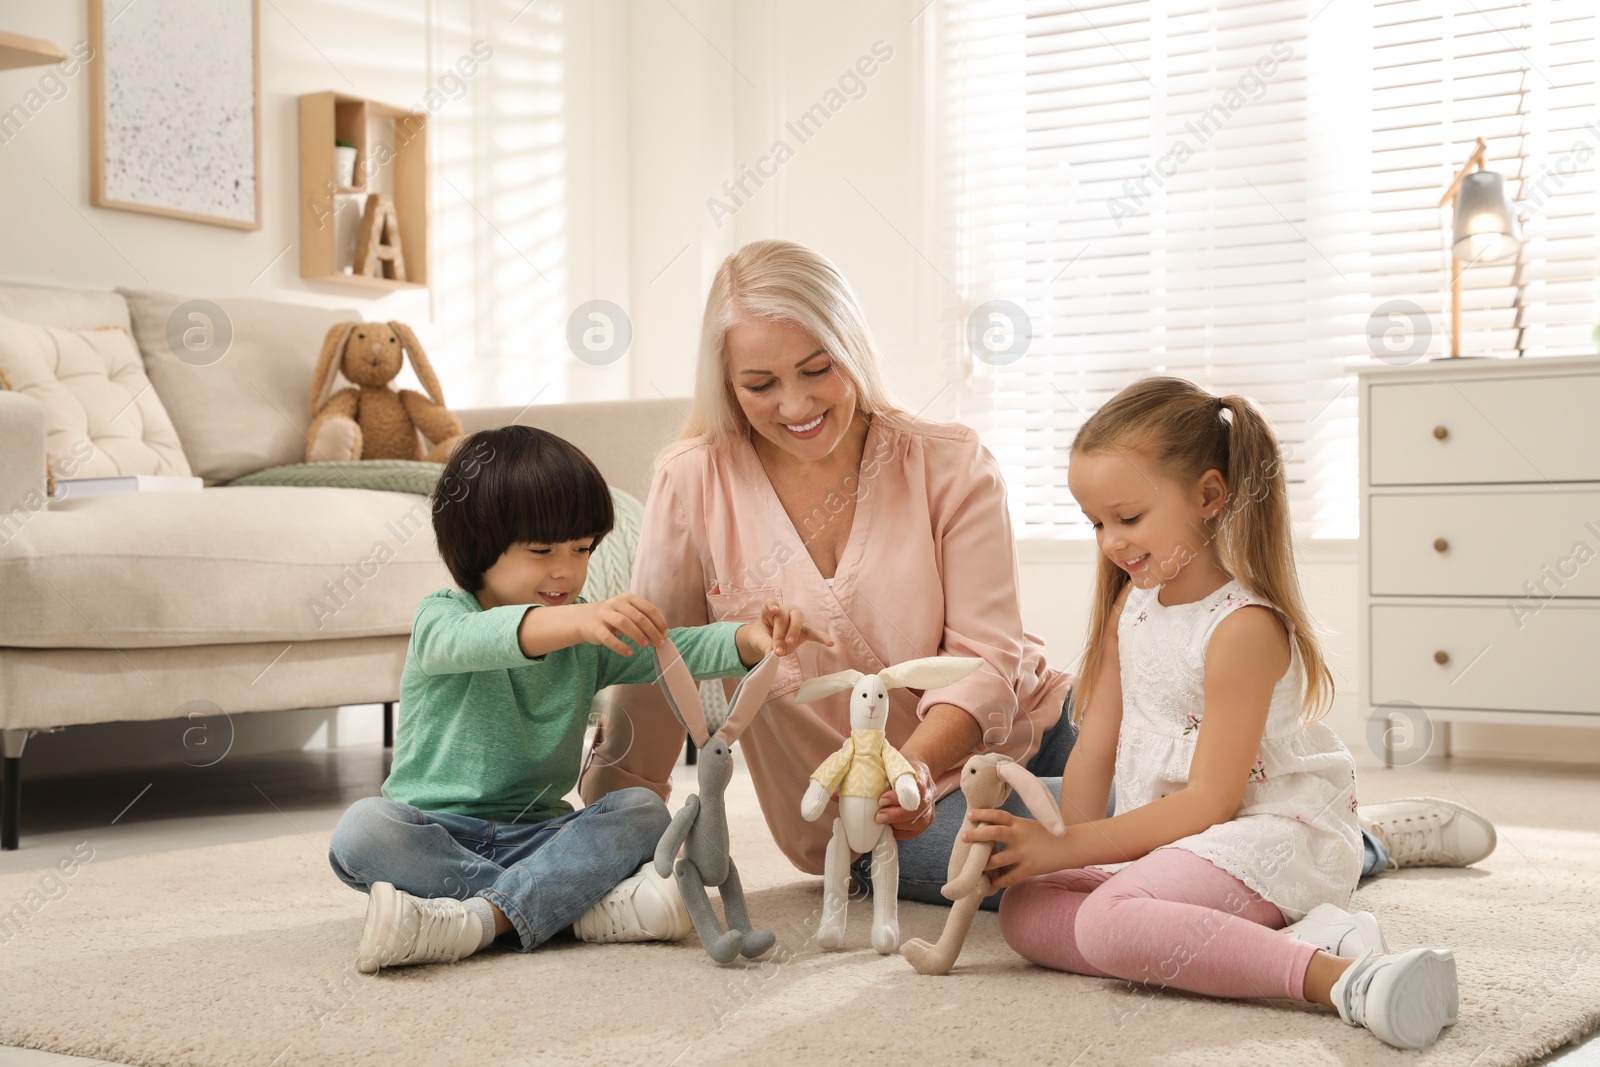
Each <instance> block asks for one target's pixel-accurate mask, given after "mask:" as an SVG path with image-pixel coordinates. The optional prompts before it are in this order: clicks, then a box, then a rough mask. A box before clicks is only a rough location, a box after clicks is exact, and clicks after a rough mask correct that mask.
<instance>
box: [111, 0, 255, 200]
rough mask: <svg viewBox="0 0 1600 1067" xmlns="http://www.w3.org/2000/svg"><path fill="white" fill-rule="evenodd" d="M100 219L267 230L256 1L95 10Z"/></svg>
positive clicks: (140, 3)
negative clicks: (139, 215)
mask: <svg viewBox="0 0 1600 1067" xmlns="http://www.w3.org/2000/svg"><path fill="white" fill-rule="evenodd" d="M88 4H89V42H90V44H91V46H92V47H93V48H94V59H93V60H92V61H91V62H90V64H89V83H90V92H91V95H92V97H93V99H92V100H91V102H90V117H89V160H90V162H89V168H90V175H89V188H90V203H92V204H94V205H96V206H97V207H109V208H120V209H122V210H124V211H142V212H146V213H148V214H152V215H165V216H167V217H169V218H175V219H189V220H191V221H194V222H209V223H213V224H215V225H218V226H233V227H236V228H238V229H241V230H259V229H260V228H261V11H260V0H88Z"/></svg>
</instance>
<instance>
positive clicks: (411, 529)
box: [0, 285, 687, 849]
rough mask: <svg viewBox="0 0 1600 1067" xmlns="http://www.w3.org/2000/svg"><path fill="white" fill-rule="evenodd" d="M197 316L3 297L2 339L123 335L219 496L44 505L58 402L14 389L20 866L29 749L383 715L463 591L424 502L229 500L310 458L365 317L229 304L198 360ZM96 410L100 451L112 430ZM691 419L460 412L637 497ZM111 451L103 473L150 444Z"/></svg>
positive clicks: (10, 436)
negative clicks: (434, 623) (341, 326)
mask: <svg viewBox="0 0 1600 1067" xmlns="http://www.w3.org/2000/svg"><path fill="white" fill-rule="evenodd" d="M186 307H187V305H186V303H185V302H184V301H183V300H182V299H181V298H179V297H175V296H171V295H169V294H163V293H155V292H150V291H119V292H101V291H81V290H60V289H46V288H36V287H29V286H3V285H0V320H11V325H12V327H13V328H15V327H16V324H17V323H18V322H21V323H31V324H36V325H40V326H49V327H56V328H59V329H67V330H93V329H96V328H104V327H112V328H120V329H122V330H126V331H129V332H130V334H131V336H132V337H133V339H134V341H135V342H136V343H137V349H138V354H139V356H140V357H141V358H142V361H143V368H144V371H145V372H146V373H147V374H148V379H149V385H150V387H151V389H150V390H149V391H153V393H154V397H155V398H156V399H158V400H159V402H160V404H159V407H160V408H161V410H164V412H165V413H166V415H167V416H169V418H170V426H171V432H173V433H175V434H176V437H177V440H178V441H179V442H181V447H182V452H183V459H179V460H177V461H176V462H178V463H179V464H182V463H183V462H184V461H185V460H186V461H187V464H188V468H189V471H192V473H194V474H196V475H199V476H201V477H203V478H204V479H205V481H206V485H207V488H205V489H204V490H202V491H201V492H199V493H181V492H179V493H140V492H135V493H121V494H114V495H106V496H99V497H88V498H84V499H79V500H64V501H59V502H56V503H48V504H47V503H46V499H45V496H44V493H45V471H46V463H47V453H46V433H45V407H44V404H43V403H41V402H40V401H39V400H37V399H35V398H34V397H32V396H29V395H26V394H25V393H21V392H15V391H5V390H3V389H0V737H3V739H4V746H5V747H4V755H5V765H4V766H5V794H4V811H3V813H0V845H3V847H5V848H8V849H9V848H15V847H17V836H18V824H19V801H20V774H21V767H22V755H23V750H24V747H25V745H26V742H27V739H28V737H29V736H31V735H32V734H33V733H36V732H38V731H41V730H53V729H59V728H62V727H71V726H76V725H80V724H86V723H100V722H111V721H120V720H151V719H163V718H172V717H182V716H183V715H184V714H185V712H184V711H182V710H180V709H183V708H185V707H189V708H194V707H201V706H204V707H210V706H213V705H214V706H215V707H216V708H217V709H220V710H221V711H222V712H225V713H227V714H238V713H242V712H252V711H277V710H285V709H292V708H306V707H326V706H332V705H339V704H366V703H386V704H389V703H390V702H393V701H395V700H396V699H397V697H398V694H399V683H400V670H401V665H402V663H403V660H404V656H405V649H406V642H407V638H408V635H409V633H410V629H411V617H412V613H413V611H414V610H415V608H416V605H417V602H418V600H419V599H420V598H421V597H422V596H424V595H425V594H427V593H429V592H432V591H433V590H435V589H439V588H441V587H444V586H446V585H448V584H450V581H449V576H448V574H447V572H446V571H445V569H444V567H443V565H442V564H441V563H440V562H439V559H438V555H437V552H436V550H435V547H434V542H433V530H432V526H431V522H430V515H429V511H428V505H427V501H426V499H425V498H423V497H419V496H415V495H412V494H406V493H386V492H372V491H367V490H359V489H331V488H287V487H268V486H255V487H243V486H234V487H228V486H224V485H221V484H219V483H221V482H224V481H227V480H230V479H232V478H235V477H238V476H240V475H242V474H245V473H248V472H250V471H252V470H257V469H261V468H264V467H268V466H273V465H277V464H283V463H295V462H299V461H300V460H301V459H303V458H304V432H305V430H306V428H307V427H308V426H309V424H310V412H309V411H308V410H307V405H306V391H307V389H308V383H309V382H310V379H311V372H312V369H313V363H314V362H315V359H316V353H317V351H318V349H319V347H320V344H321V341H322V337H323V334H324V333H325V332H326V330H327V328H328V326H329V325H330V324H332V323H333V322H337V321H343V320H346V319H355V318H361V317H362V316H361V315H360V314H359V313H358V312H356V311H328V310H323V309H313V308H306V307H300V306H296V305H285V304H277V303H270V302H265V301H250V300H218V301H216V302H215V305H214V307H215V308H217V309H219V310H220V312H221V315H222V316H223V319H224V320H225V325H226V326H227V327H229V328H231V333H232V340H231V343H230V345H229V347H228V349H227V352H226V355H224V356H223V357H222V358H221V359H219V360H216V361H214V362H205V361H196V360H192V359H191V360H190V361H189V362H184V361H182V360H179V359H176V358H174V354H173V350H172V345H171V343H170V342H169V340H168V336H169V327H170V325H171V324H172V323H173V322H177V323H178V324H179V325H180V326H182V325H183V324H184V322H186V321H187V319H185V318H184V316H183V314H180V313H183V312H184V309H185V308H186ZM210 314H211V315H212V317H215V312H211V313H210ZM212 325H215V324H212ZM51 336H52V337H57V338H59V337H60V336H62V335H55V334H53V335H51ZM124 343H125V342H124ZM201 364H203V365H201ZM64 376H65V374H64ZM142 388H143V387H141V389H142ZM131 391H132V390H131V389H130V390H129V392H130V394H131ZM447 396H448V383H447ZM113 399H114V397H113ZM150 399H151V398H150V397H143V398H140V399H138V400H137V401H136V402H135V401H126V402H124V404H123V409H124V410H125V411H129V412H136V413H137V414H138V416H139V418H138V419H137V420H135V421H138V422H140V424H141V426H142V427H143V428H142V430H141V432H142V433H144V434H145V435H146V436H147V437H150V438H151V439H152V440H154V439H155V438H157V437H159V436H160V433H161V432H165V431H162V430H161V427H160V426H159V425H158V424H159V423H160V421H161V420H160V417H159V415H160V412H159V411H156V410H155V409H154V408H152V407H150V404H149V400H150ZM95 403H98V404H100V405H101V406H102V407H105V406H106V404H107V403H108V401H107V399H106V398H104V397H102V398H99V399H98V400H96V401H95ZM88 406H89V410H90V416H89V418H88V420H87V424H86V429H87V430H88V431H90V432H92V431H94V429H95V426H94V423H95V422H96V421H97V420H98V421H100V422H102V423H104V422H106V421H107V419H109V418H113V417H114V416H108V415H106V414H105V412H104V411H101V412H100V413H99V414H95V411H94V408H95V404H94V403H91V404H89V405H88ZM685 410H687V406H686V404H685V403H684V402H681V401H666V400H654V401H621V402H615V403H586V404H568V405H544V406H537V407H529V408H526V409H519V408H517V407H503V408H492V409H478V410H458V412H457V413H458V414H459V415H460V417H461V420H462V423H463V426H464V427H465V428H466V429H467V430H468V431H471V430H474V429H478V428H481V427H485V426H494V425H503V424H506V423H508V422H511V421H513V420H515V421H518V422H522V423H526V424H529V425H538V426H541V427H544V428H546V429H549V430H551V431H553V432H555V433H558V434H560V435H561V436H563V437H566V438H567V439H569V440H571V441H572V442H574V443H575V444H577V445H578V446H579V447H580V448H582V449H583V450H584V451H585V452H587V453H588V454H589V455H590V456H591V457H592V458H593V459H594V460H595V462H596V463H597V465H598V466H599V467H600V469H601V471H602V472H603V473H604V474H605V475H606V477H607V478H608V479H609V480H610V481H611V483H612V484H613V485H615V486H617V487H619V488H623V489H626V490H628V491H629V492H632V493H634V494H635V495H636V496H638V497H640V498H641V499H643V497H644V495H645V491H646V489H647V488H648V479H649V468H650V463H651V461H652V459H653V457H654V455H655V453H656V451H657V450H658V449H659V448H660V447H661V446H663V445H664V444H666V443H667V442H668V441H669V440H670V439H671V438H672V437H673V436H675V434H676V433H677V431H678V430H679V428H680V427H681V425H682V416H681V414H680V412H682V411H685ZM119 415H120V413H119ZM121 417H123V418H126V417H127V416H121ZM100 429H101V431H105V429H106V427H105V426H101V427H100ZM103 443H104V446H105V447H103V448H101V449H100V450H98V451H97V452H95V455H97V456H101V457H103V456H105V455H107V454H111V455H115V454H117V448H123V449H125V450H133V451H137V450H138V449H139V448H140V447H143V446H142V444H141V442H140V441H139V440H136V439H130V440H124V441H122V442H121V443H120V445H117V444H116V443H115V442H111V441H109V440H104V439H103ZM157 443H159V442H157ZM114 445H115V447H113V446H114ZM57 446H58V447H56V448H55V449H53V450H52V452H51V455H55V454H56V453H57V452H58V451H59V442H58V443H57ZM81 451H84V452H87V451H89V449H87V448H84V449H82V450H81ZM196 701H199V702H205V703H204V704H195V703H191V702H196ZM390 706H391V707H392V705H390ZM389 710H390V708H389V707H386V712H387V711H389Z"/></svg>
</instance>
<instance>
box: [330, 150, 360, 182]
mask: <svg viewBox="0 0 1600 1067" xmlns="http://www.w3.org/2000/svg"><path fill="white" fill-rule="evenodd" d="M333 183H334V185H336V186H337V187H338V188H340V189H349V188H351V187H352V186H354V185H355V183H356V146H355V145H354V144H352V143H351V142H350V141H347V140H345V139H344V138H343V137H339V138H336V139H335V140H334V142H333Z"/></svg>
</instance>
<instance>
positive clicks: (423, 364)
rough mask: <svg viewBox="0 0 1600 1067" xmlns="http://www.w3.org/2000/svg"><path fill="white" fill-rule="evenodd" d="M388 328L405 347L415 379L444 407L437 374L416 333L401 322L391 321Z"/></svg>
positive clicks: (442, 392)
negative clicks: (414, 372) (415, 373)
mask: <svg viewBox="0 0 1600 1067" xmlns="http://www.w3.org/2000/svg"><path fill="white" fill-rule="evenodd" d="M389 329H391V330H393V331H394V332H395V333H397V334H399V335H400V346H401V347H402V348H404V349H405V351H406V355H408V356H410V357H411V366H412V368H413V369H415V370H416V372H417V380H418V381H419V382H421V383H422V387H423V388H424V389H426V390H427V391H428V395H429V396H431V397H433V402H434V403H435V404H438V405H439V406H440V407H444V390H443V389H441V388H439V376H438V375H437V374H434V373H433V364H432V363H429V362H428V354H427V353H426V352H424V351H423V350H422V346H421V345H420V344H418V343H417V335H416V334H414V333H412V332H411V327H409V326H407V325H406V324H405V323H403V322H391V323H389Z"/></svg>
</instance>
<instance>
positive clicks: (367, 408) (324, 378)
mask: <svg viewBox="0 0 1600 1067" xmlns="http://www.w3.org/2000/svg"><path fill="white" fill-rule="evenodd" d="M406 353H410V355H411V365H412V366H413V367H415V368H416V371H417V377H418V378H419V379H420V380H421V381H422V387H423V388H424V389H426V390H428V396H423V395H422V394H421V393H419V392H417V391H415V390H413V389H402V390H400V391H399V392H398V393H396V392H395V391H394V390H393V389H390V388H389V382H391V381H393V380H394V378H395V376H396V375H398V374H399V373H400V368H401V367H402V366H403V365H404V361H405V356H406ZM341 357H342V358H341ZM335 370H337V371H339V372H341V373H343V374H344V376H345V378H346V379H348V380H349V381H350V382H352V383H353V384H354V386H355V388H347V389H341V390H339V391H338V392H337V393H336V392H334V391H333V383H334V379H335V377H336V375H335V373H334V372H335ZM429 397H432V399H431V400H430V399H429ZM419 430H420V431H421V432H422V435H423V436H424V437H426V438H427V439H428V442H429V443H430V444H432V445H433V446H434V447H433V449H432V450H431V451H429V452H428V453H427V454H426V455H424V454H423V452H422V446H421V443H420V442H419V441H418V440H417V432H418V431H419ZM460 435H461V421H460V420H459V419H457V418H456V417H455V416H454V415H452V414H450V412H449V411H448V410H446V409H445V406H444V392H443V391H442V390H441V389H440V388H439V379H438V378H437V377H436V376H435V375H434V373H433V366H432V365H431V364H430V363H429V362H428V356H427V354H426V353H425V352H423V351H422V346H421V345H419V344H418V343H417V335H416V334H414V333H412V332H411V327H409V326H406V325H404V324H403V323H399V322H341V323H339V324H338V325H337V326H334V327H333V328H331V329H330V330H328V336H327V337H326V338H325V339H324V340H323V342H322V354H321V355H320V356H319V357H317V370H316V373H315V374H314V375H312V379H311V429H310V430H308V431H307V432H306V462H307V463H329V462H333V461H336V460H353V459H427V460H432V461H433V462H435V463H443V462H444V460H445V457H446V456H447V454H448V453H449V451H450V446H451V445H453V444H454V443H455V439H456V438H457V437H459V436H460Z"/></svg>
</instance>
